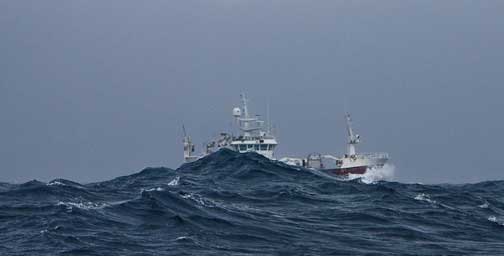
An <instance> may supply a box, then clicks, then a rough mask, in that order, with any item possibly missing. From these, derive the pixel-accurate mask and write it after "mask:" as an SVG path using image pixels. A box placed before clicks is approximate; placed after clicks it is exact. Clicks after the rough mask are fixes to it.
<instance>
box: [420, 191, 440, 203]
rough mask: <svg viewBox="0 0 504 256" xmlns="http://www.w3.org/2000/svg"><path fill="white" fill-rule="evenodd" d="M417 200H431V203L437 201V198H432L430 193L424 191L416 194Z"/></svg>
mask: <svg viewBox="0 0 504 256" xmlns="http://www.w3.org/2000/svg"><path fill="white" fill-rule="evenodd" d="M415 200H419V201H425V202H429V203H431V204H435V203H437V202H436V201H435V200H432V199H430V196H429V195H427V194H424V193H421V194H418V195H417V196H415Z"/></svg>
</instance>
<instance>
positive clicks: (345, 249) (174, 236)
mask: <svg viewBox="0 0 504 256" xmlns="http://www.w3.org/2000/svg"><path fill="white" fill-rule="evenodd" d="M384 176H386V175H371V176H362V177H358V176H357V177H346V178H341V177H335V176H332V175H329V174H327V173H324V172H320V171H315V170H309V169H305V168H297V167H292V166H288V165H285V164H282V163H279V162H276V161H272V160H269V159H266V158H264V157H262V156H260V155H258V154H255V153H246V154H239V153H236V152H233V151H230V150H220V151H219V152H216V153H214V154H211V155H209V156H207V157H205V158H203V159H200V160H198V161H196V162H193V163H188V164H184V165H182V166H180V167H179V168H178V169H170V168H165V167H156V168H146V169H144V170H141V171H140V172H138V173H135V174H132V175H129V176H122V177H117V178H115V179H112V180H108V181H102V182H95V183H86V184H81V183H78V182H74V181H70V180H64V179H55V180H52V181H49V182H42V181H37V180H33V181H29V182H26V183H23V184H10V183H0V255H504V181H486V182H481V183H476V184H440V185H424V184H414V183H412V184H405V183H399V182H393V181H387V178H386V177H384Z"/></svg>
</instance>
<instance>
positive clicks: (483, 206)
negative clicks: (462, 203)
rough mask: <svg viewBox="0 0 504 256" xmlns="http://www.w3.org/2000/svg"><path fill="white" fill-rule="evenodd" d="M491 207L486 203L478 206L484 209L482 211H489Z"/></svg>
mask: <svg viewBox="0 0 504 256" xmlns="http://www.w3.org/2000/svg"><path fill="white" fill-rule="evenodd" d="M489 206H490V204H489V203H488V202H486V201H485V203H484V204H481V205H478V207H479V208H482V209H487V208H488V207H489Z"/></svg>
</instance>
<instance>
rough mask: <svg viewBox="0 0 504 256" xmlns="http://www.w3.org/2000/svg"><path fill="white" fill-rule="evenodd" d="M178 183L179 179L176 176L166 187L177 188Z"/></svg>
mask: <svg viewBox="0 0 504 256" xmlns="http://www.w3.org/2000/svg"><path fill="white" fill-rule="evenodd" d="M179 181H180V177H179V176H177V177H175V179H173V180H172V181H170V182H169V183H168V186H178V184H179Z"/></svg>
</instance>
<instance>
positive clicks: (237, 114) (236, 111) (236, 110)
mask: <svg viewBox="0 0 504 256" xmlns="http://www.w3.org/2000/svg"><path fill="white" fill-rule="evenodd" d="M233 116H234V117H240V116H241V109H240V108H233Z"/></svg>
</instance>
